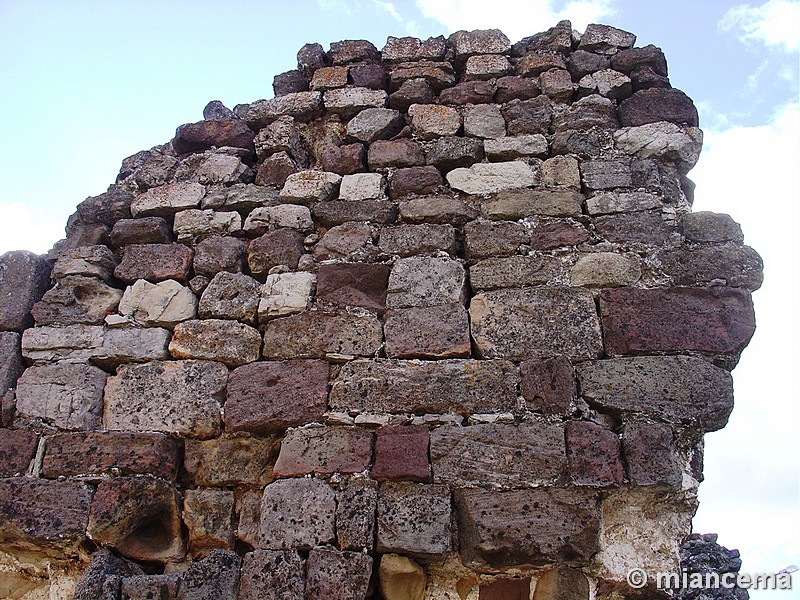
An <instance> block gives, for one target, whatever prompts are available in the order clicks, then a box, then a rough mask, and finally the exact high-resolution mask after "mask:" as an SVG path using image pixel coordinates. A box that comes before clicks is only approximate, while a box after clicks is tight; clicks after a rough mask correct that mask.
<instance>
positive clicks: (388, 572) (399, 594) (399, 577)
mask: <svg viewBox="0 0 800 600" xmlns="http://www.w3.org/2000/svg"><path fill="white" fill-rule="evenodd" d="M425 582H426V579H425V571H423V570H422V567H420V566H419V565H418V564H417V563H416V562H414V561H413V560H411V559H410V558H408V557H407V556H400V555H399V554H384V555H383V556H381V562H380V566H379V567H378V590H379V591H380V593H381V595H382V596H383V597H384V598H388V599H389V600H422V598H423V596H424V595H425Z"/></svg>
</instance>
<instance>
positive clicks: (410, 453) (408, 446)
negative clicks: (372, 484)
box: [372, 425, 431, 481]
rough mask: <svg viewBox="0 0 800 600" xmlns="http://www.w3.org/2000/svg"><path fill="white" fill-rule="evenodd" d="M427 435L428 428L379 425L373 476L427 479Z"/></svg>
mask: <svg viewBox="0 0 800 600" xmlns="http://www.w3.org/2000/svg"><path fill="white" fill-rule="evenodd" d="M429 446H430V434H429V433H428V429H427V427H423V426H419V425H408V426H405V425H395V426H387V427H381V428H380V429H379V430H378V438H377V440H376V442H375V465H374V466H373V467H372V476H373V477H374V478H375V479H389V480H407V481H428V480H429V479H430V476H431V465H430V460H429V458H428V450H429Z"/></svg>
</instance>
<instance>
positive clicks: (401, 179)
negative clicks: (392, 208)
mask: <svg viewBox="0 0 800 600" xmlns="http://www.w3.org/2000/svg"><path fill="white" fill-rule="evenodd" d="M443 184H444V180H443V179H442V175H441V173H439V171H438V169H436V167H433V166H427V167H409V168H406V169H397V170H396V171H395V172H394V173H393V175H392V179H391V183H390V186H389V195H390V196H391V197H392V198H393V199H396V198H402V197H405V196H411V195H418V196H424V195H430V194H435V193H436V192H437V191H438V190H439V188H440V187H441V186H442V185H443Z"/></svg>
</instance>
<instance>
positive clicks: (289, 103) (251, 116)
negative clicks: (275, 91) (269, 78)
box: [240, 92, 323, 128]
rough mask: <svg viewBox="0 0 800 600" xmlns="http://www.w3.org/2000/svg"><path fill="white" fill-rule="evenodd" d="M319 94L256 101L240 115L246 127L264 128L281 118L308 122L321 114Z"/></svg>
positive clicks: (284, 96) (292, 94)
mask: <svg viewBox="0 0 800 600" xmlns="http://www.w3.org/2000/svg"><path fill="white" fill-rule="evenodd" d="M322 110H323V106H322V93H321V92H294V93H290V94H285V95H283V96H278V97H276V98H273V99H271V100H257V101H255V102H253V103H251V104H248V105H246V106H245V108H244V110H243V111H242V114H241V115H240V116H241V118H242V119H244V120H245V121H246V122H247V124H248V125H254V126H257V127H258V128H261V127H265V126H267V125H269V124H270V123H272V122H273V121H274V120H276V119H278V118H279V117H281V116H284V115H285V116H289V117H294V118H295V119H296V120H297V121H300V122H303V123H305V122H308V121H311V120H312V119H315V118H316V117H318V116H319V115H320V114H322Z"/></svg>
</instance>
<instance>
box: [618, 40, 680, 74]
mask: <svg viewBox="0 0 800 600" xmlns="http://www.w3.org/2000/svg"><path fill="white" fill-rule="evenodd" d="M642 65H646V66H649V67H650V68H652V69H653V71H655V72H656V73H658V74H659V75H662V76H664V77H666V76H667V59H666V58H664V53H663V52H662V51H661V48H658V47H657V46H653V45H652V44H649V45H647V46H645V47H644V48H629V49H627V50H622V51H621V52H617V53H616V54H615V55H614V56H612V57H611V66H612V67H613V68H614V69H616V70H617V71H622V72H623V73H630V72H631V71H633V70H634V69H636V68H637V67H640V66H642Z"/></svg>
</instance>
